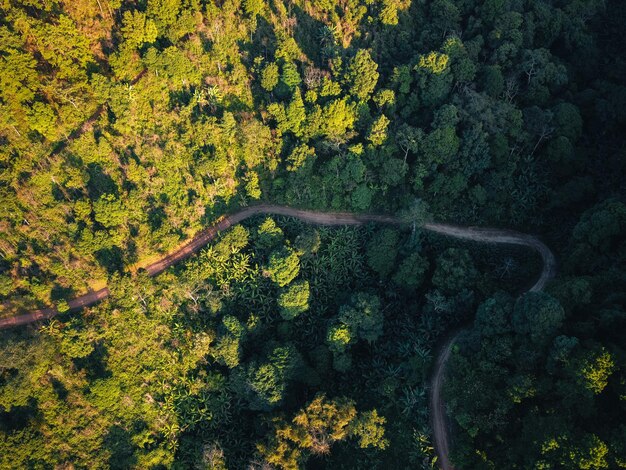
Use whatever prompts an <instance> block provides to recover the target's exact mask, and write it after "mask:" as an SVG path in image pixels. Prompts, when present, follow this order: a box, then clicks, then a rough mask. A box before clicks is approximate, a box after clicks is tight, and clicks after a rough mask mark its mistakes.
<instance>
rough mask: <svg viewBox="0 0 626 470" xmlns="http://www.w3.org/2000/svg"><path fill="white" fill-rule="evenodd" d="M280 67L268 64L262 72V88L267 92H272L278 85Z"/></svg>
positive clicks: (272, 63)
mask: <svg viewBox="0 0 626 470" xmlns="http://www.w3.org/2000/svg"><path fill="white" fill-rule="evenodd" d="M278 79H279V73H278V65H276V64H275V63H274V62H271V63H269V64H267V65H266V66H265V67H264V68H263V71H262V72H261V86H262V87H263V89H264V90H265V91H272V90H273V89H274V88H276V85H278Z"/></svg>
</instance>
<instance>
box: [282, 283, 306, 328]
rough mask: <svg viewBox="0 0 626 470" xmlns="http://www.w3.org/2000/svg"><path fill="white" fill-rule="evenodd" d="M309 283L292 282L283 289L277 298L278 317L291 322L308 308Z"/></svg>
mask: <svg viewBox="0 0 626 470" xmlns="http://www.w3.org/2000/svg"><path fill="white" fill-rule="evenodd" d="M309 294H310V291H309V282H308V281H301V282H294V283H292V284H291V285H290V286H288V287H286V288H284V289H283V290H282V292H281V293H280V295H279V297H278V306H279V307H280V315H281V316H282V317H283V319H284V320H293V319H294V318H295V317H297V316H298V315H300V314H301V313H302V312H305V311H307V310H308V308H309Z"/></svg>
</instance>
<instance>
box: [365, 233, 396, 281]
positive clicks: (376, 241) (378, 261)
mask: <svg viewBox="0 0 626 470" xmlns="http://www.w3.org/2000/svg"><path fill="white" fill-rule="evenodd" d="M397 254H398V232H396V231H395V230H393V229H390V228H383V229H379V230H378V231H376V232H375V233H374V236H373V237H372V239H371V240H370V242H369V243H368V244H367V264H368V265H369V267H370V268H372V269H373V270H374V271H376V272H377V273H378V274H379V275H380V276H381V277H383V278H384V277H387V276H388V275H389V274H390V273H391V271H392V270H393V266H394V263H395V260H396V256H397Z"/></svg>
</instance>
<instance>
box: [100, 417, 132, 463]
mask: <svg viewBox="0 0 626 470" xmlns="http://www.w3.org/2000/svg"><path fill="white" fill-rule="evenodd" d="M103 443H104V447H105V448H106V449H107V450H108V451H109V452H111V457H109V462H108V463H109V468H111V469H120V470H122V469H127V468H133V467H134V466H135V465H136V464H137V457H136V456H135V445H134V444H133V441H132V434H131V433H130V432H129V431H127V430H126V429H124V428H122V427H121V426H118V425H115V426H111V427H110V428H109V430H108V432H107V434H106V436H105V438H104V442H103Z"/></svg>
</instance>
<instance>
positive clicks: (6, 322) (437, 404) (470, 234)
mask: <svg viewBox="0 0 626 470" xmlns="http://www.w3.org/2000/svg"><path fill="white" fill-rule="evenodd" d="M259 214H274V215H284V216H289V217H295V218H297V219H300V220H303V221H305V222H309V223H312V224H319V225H361V224H364V223H368V222H378V223H387V224H401V223H402V222H403V221H402V219H400V218H398V217H394V216H388V215H376V214H353V213H349V212H316V211H309V210H302V209H294V208H292V207H286V206H276V205H269V204H261V205H255V206H250V207H246V208H244V209H242V210H240V211H239V212H236V213H234V214H231V215H227V216H223V217H220V218H218V219H217V221H216V222H215V223H214V224H213V225H211V226H210V227H208V228H207V229H205V230H203V231H201V232H200V233H198V234H197V235H196V236H195V237H194V238H193V239H191V240H190V241H189V243H187V244H186V245H184V246H183V247H182V248H180V249H178V250H176V251H174V252H172V253H170V254H169V255H167V256H165V257H164V258H162V259H160V260H159V261H157V262H155V263H153V264H151V265H149V266H147V267H146V268H145V269H146V271H147V272H148V274H149V275H150V276H156V275H158V274H159V273H162V272H163V271H165V270H166V269H167V268H169V267H170V266H172V265H174V264H176V263H178V262H179V261H181V260H183V259H185V258H187V257H189V256H190V255H192V254H193V253H196V252H197V251H198V250H200V249H201V248H202V247H204V246H205V245H206V244H207V243H208V242H209V241H210V240H212V239H213V238H215V236H216V235H217V234H218V233H220V232H222V231H224V230H226V229H228V228H229V227H231V226H233V225H236V224H238V223H239V222H241V221H242V220H245V219H247V218H248V217H252V216H254V215H259ZM422 228H423V229H424V230H428V231H430V232H434V233H439V234H442V235H447V236H450V237H453V238H459V239H463V240H472V241H476V242H481V243H503V244H510V245H521V246H526V247H529V248H532V249H533V250H536V251H537V252H538V253H539V254H540V255H541V258H542V260H543V270H542V271H541V275H540V276H539V279H538V280H537V282H536V283H535V284H534V285H533V286H532V287H531V288H530V289H529V291H540V290H542V289H543V287H544V286H545V284H546V282H547V281H548V280H549V279H550V278H552V277H553V276H554V274H555V272H556V261H555V258H554V254H553V253H552V251H550V249H549V248H548V247H547V246H546V245H545V244H544V243H542V242H541V241H540V240H539V239H538V238H537V237H534V236H532V235H527V234H524V233H519V232H514V231H511V230H500V229H492V228H476V227H462V226H457V225H449V224H439V223H434V222H427V223H424V224H422ZM109 293H110V292H109V289H108V288H106V287H105V288H103V289H100V290H98V291H94V292H89V293H87V294H84V295H81V296H79V297H77V298H75V299H73V300H70V301H69V302H68V304H69V307H70V311H76V310H80V309H81V308H83V307H87V306H90V305H93V304H95V303H97V302H99V301H100V300H102V299H104V298H106V297H108V296H109ZM57 313H58V311H57V310H56V308H46V309H42V310H36V311H34V312H31V313H27V314H24V315H18V316H15V317H11V318H4V319H0V330H2V329H7V328H12V327H15V326H20V325H26V324H29V323H35V322H38V321H42V320H47V319H50V318H52V317H54V316H55V315H56V314H57ZM457 335H458V334H457ZM457 335H454V336H452V337H450V338H449V339H448V340H447V341H446V342H445V343H444V345H443V346H442V347H441V350H440V351H439V355H438V356H437V361H436V364H435V370H434V372H433V376H432V381H431V387H430V408H431V419H432V426H433V433H434V436H433V438H434V442H433V444H434V446H435V449H436V451H437V455H438V457H439V464H440V467H441V468H442V469H443V470H452V468H453V467H452V466H451V464H450V461H449V459H448V453H449V441H448V432H447V426H446V424H447V423H446V414H445V405H444V403H443V400H442V399H441V388H442V386H443V381H444V371H445V365H446V361H447V360H448V357H449V356H450V352H451V350H452V345H453V344H454V341H455V339H456V338H457Z"/></svg>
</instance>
